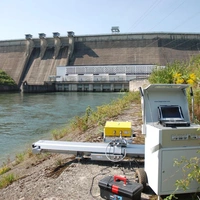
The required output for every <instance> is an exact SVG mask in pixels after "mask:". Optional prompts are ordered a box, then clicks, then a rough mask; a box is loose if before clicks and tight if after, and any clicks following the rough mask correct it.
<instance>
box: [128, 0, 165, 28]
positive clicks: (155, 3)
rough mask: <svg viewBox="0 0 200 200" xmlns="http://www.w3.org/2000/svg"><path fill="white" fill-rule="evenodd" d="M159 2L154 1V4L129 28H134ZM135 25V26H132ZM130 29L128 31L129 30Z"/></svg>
mask: <svg viewBox="0 0 200 200" xmlns="http://www.w3.org/2000/svg"><path fill="white" fill-rule="evenodd" d="M160 1H161V0H156V1H154V3H153V4H152V5H151V6H150V7H149V8H148V9H147V10H146V11H145V12H144V14H143V15H141V16H140V17H139V19H138V20H137V21H136V22H135V24H136V25H135V24H133V25H132V26H131V28H135V27H136V26H137V25H138V24H139V23H140V22H141V21H142V20H143V19H145V17H146V16H147V15H148V14H149V13H150V12H151V11H152V10H153V9H154V8H155V7H156V6H157V5H158V4H159V3H160ZM134 25H135V26H134ZM131 28H130V29H131Z"/></svg>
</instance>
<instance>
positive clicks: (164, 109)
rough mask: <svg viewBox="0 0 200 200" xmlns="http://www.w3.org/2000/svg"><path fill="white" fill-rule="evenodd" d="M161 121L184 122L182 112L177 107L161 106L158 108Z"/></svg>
mask: <svg viewBox="0 0 200 200" xmlns="http://www.w3.org/2000/svg"><path fill="white" fill-rule="evenodd" d="M158 111H159V120H160V121H162V120H184V117H183V114H182V110H181V107H180V106H177V105H161V106H159V107H158Z"/></svg>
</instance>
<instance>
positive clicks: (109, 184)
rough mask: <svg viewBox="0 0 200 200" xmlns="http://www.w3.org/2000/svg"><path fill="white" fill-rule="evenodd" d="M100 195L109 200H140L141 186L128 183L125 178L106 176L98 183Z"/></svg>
mask: <svg viewBox="0 0 200 200" xmlns="http://www.w3.org/2000/svg"><path fill="white" fill-rule="evenodd" d="M99 187H100V195H101V197H102V198H103V199H109V200H140V199H141V192H142V190H143V186H142V184H139V183H136V182H132V181H129V180H128V179H127V178H126V177H125V176H118V175H115V176H114V177H113V176H107V177H105V178H103V179H102V180H100V181H99Z"/></svg>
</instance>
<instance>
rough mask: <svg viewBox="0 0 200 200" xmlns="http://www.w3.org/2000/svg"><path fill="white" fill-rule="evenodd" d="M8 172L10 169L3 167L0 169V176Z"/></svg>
mask: <svg viewBox="0 0 200 200" xmlns="http://www.w3.org/2000/svg"><path fill="white" fill-rule="evenodd" d="M8 171H10V167H8V166H7V165H4V166H3V167H1V168H0V175H2V174H5V173H6V172H8Z"/></svg>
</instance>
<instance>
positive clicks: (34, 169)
mask: <svg viewBox="0 0 200 200" xmlns="http://www.w3.org/2000/svg"><path fill="white" fill-rule="evenodd" d="M113 120H115V121H131V123H132V128H133V130H134V132H135V134H136V135H137V137H136V138H137V139H136V143H137V142H142V141H143V137H142V136H141V124H142V120H141V107H140V105H138V104H131V106H130V108H129V109H127V110H125V111H124V112H123V113H122V114H121V115H119V116H117V117H116V118H114V119H113ZM62 140H71V141H89V142H101V131H100V130H99V127H98V126H96V127H93V128H91V129H89V130H88V131H86V132H85V133H82V134H80V132H78V131H75V132H72V133H71V134H68V135H67V136H66V137H65V138H62ZM138 164H140V165H141V166H142V165H143V163H142V162H139V161H138V162H131V166H129V165H130V162H122V163H121V164H119V165H116V164H113V163H110V162H95V161H90V160H82V161H80V162H78V161H77V160H75V159H74V156H72V155H65V154H52V155H45V154H41V155H40V159H38V158H37V159H36V156H34V157H32V158H30V159H27V160H26V161H24V162H22V163H20V164H18V165H16V166H15V167H12V169H11V170H10V171H9V172H8V173H10V174H11V173H12V174H15V175H16V176H18V180H17V181H14V182H13V183H12V184H11V185H9V186H7V187H6V188H3V189H1V190H0V193H1V196H0V200H4V199H6V200H19V199H20V200H36V199H43V200H53V199H54V200H64V199H70V200H72V199H74V200H75V199H91V200H92V199H101V198H100V196H99V194H100V193H99V192H100V191H99V187H98V181H99V180H100V179H102V178H103V177H104V176H106V175H114V174H119V175H122V174H125V175H126V176H127V177H128V178H130V179H133V177H134V170H133V168H134V167H138V166H137V165H138ZM102 174H105V175H102ZM4 175H5V174H4ZM97 175H98V176H97ZM143 199H149V195H145V194H143Z"/></svg>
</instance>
